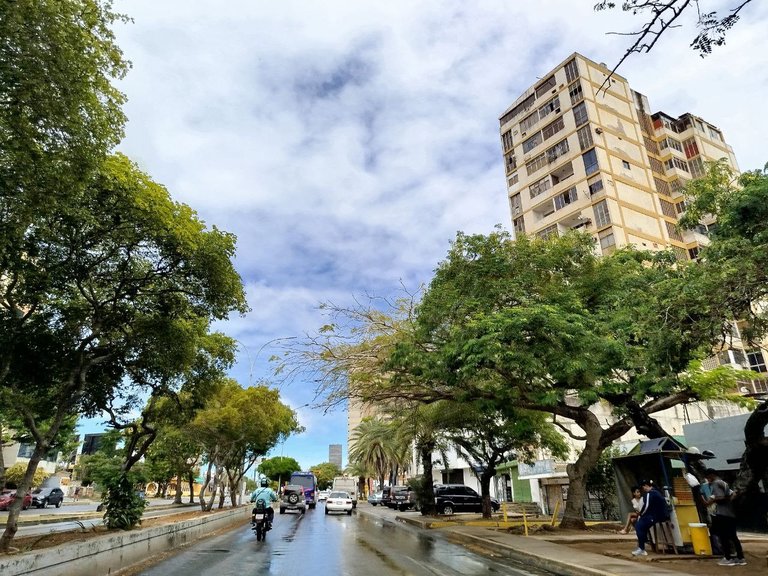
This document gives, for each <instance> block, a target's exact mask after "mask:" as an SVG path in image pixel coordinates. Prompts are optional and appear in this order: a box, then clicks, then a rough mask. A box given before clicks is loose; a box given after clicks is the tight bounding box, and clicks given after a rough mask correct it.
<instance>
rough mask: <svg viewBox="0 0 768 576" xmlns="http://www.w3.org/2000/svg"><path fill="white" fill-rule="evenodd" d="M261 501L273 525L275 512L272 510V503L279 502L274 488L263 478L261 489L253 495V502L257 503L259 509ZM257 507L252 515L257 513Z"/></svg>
mask: <svg viewBox="0 0 768 576" xmlns="http://www.w3.org/2000/svg"><path fill="white" fill-rule="evenodd" d="M259 500H261V501H262V502H263V503H264V507H265V508H266V511H267V520H269V522H270V523H271V522H272V521H273V520H274V519H275V511H274V510H273V509H272V502H277V494H275V491H274V490H272V488H270V487H269V480H267V479H266V478H262V479H261V482H260V487H259V488H256V490H254V491H253V493H252V494H251V502H256V503H257V504H256V507H258V501H259ZM256 507H254V509H253V511H252V512H251V514H255V513H256Z"/></svg>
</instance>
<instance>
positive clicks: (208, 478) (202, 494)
mask: <svg viewBox="0 0 768 576" xmlns="http://www.w3.org/2000/svg"><path fill="white" fill-rule="evenodd" d="M212 469H213V461H210V462H208V469H207V470H206V471H205V480H204V481H203V485H202V486H201V487H200V495H199V497H198V500H199V501H200V510H202V511H203V512H205V511H206V510H210V507H208V506H207V503H206V499H205V491H206V490H207V489H208V485H209V484H210V483H211V470H212ZM190 492H191V490H190ZM214 493H215V485H214V490H213V491H212V494H211V502H213V495H214Z"/></svg>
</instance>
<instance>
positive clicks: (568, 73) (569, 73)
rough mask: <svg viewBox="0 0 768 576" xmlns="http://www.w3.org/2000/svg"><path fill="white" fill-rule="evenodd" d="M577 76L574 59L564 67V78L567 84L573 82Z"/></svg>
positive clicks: (576, 65)
mask: <svg viewBox="0 0 768 576" xmlns="http://www.w3.org/2000/svg"><path fill="white" fill-rule="evenodd" d="M578 76H579V65H578V64H577V63H576V58H574V59H573V60H571V61H570V62H568V64H566V65H565V78H566V79H567V80H568V82H573V81H574V80H575V79H576V78H578Z"/></svg>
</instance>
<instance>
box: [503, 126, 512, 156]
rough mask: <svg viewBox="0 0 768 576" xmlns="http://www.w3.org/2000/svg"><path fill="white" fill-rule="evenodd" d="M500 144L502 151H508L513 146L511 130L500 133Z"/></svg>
mask: <svg viewBox="0 0 768 576" xmlns="http://www.w3.org/2000/svg"><path fill="white" fill-rule="evenodd" d="M501 145H502V147H503V149H504V152H509V151H510V150H512V148H514V146H515V144H514V142H513V141H512V130H507V131H506V132H504V134H502V135H501Z"/></svg>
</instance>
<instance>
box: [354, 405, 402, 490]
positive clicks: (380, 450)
mask: <svg viewBox="0 0 768 576" xmlns="http://www.w3.org/2000/svg"><path fill="white" fill-rule="evenodd" d="M392 437H393V434H392V429H391V425H390V424H389V423H388V422H386V421H384V420H382V419H381V418H372V417H369V418H363V420H362V421H361V422H360V424H358V426H357V428H356V429H355V432H354V434H353V435H352V441H353V447H352V449H351V450H350V452H349V461H350V463H352V464H353V465H356V466H359V467H360V468H361V469H363V470H368V471H369V472H372V473H373V474H375V477H376V478H377V479H378V481H379V486H383V485H384V477H385V476H386V475H387V473H388V472H389V471H390V470H391V467H392V462H393V453H394V451H393V447H392V442H391V440H392Z"/></svg>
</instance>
